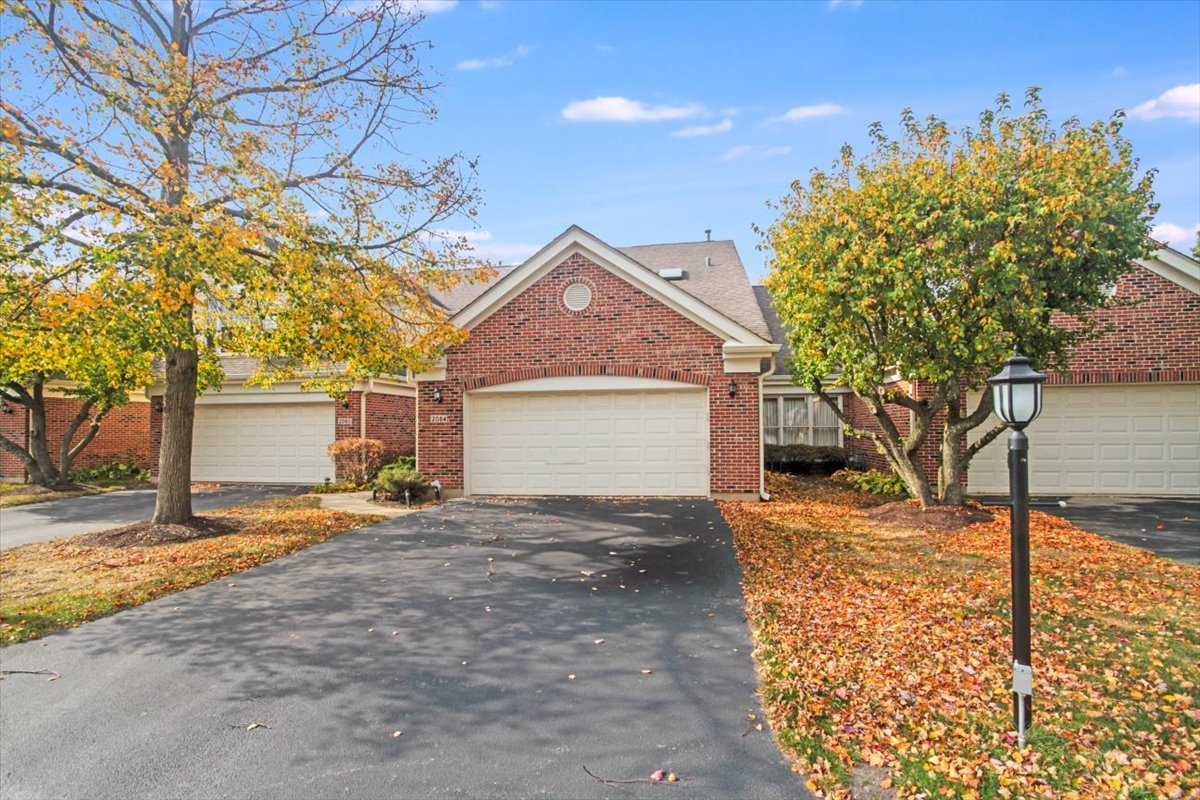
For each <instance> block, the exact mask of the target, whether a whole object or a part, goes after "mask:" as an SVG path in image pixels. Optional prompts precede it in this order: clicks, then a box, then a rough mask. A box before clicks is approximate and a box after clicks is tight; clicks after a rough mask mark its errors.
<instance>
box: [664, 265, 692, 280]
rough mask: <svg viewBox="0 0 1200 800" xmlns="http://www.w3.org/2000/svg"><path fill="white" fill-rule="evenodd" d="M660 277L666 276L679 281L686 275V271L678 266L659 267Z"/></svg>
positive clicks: (668, 278)
mask: <svg viewBox="0 0 1200 800" xmlns="http://www.w3.org/2000/svg"><path fill="white" fill-rule="evenodd" d="M658 276H659V277H660V278H666V279H667V280H669V281H681V280H683V279H684V278H686V277H687V273H686V272H684V271H683V270H681V269H679V268H678V267H676V268H674V269H660V270H659V271H658Z"/></svg>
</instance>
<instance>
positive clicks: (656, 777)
mask: <svg viewBox="0 0 1200 800" xmlns="http://www.w3.org/2000/svg"><path fill="white" fill-rule="evenodd" d="M665 777H666V776H665V775H663V771H662V770H661V769H658V770H655V771H654V772H652V773H650V780H652V781H654V782H655V783H660V782H661V781H662V779H663V778H665Z"/></svg>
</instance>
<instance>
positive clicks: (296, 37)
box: [0, 0, 476, 522]
mask: <svg viewBox="0 0 1200 800" xmlns="http://www.w3.org/2000/svg"><path fill="white" fill-rule="evenodd" d="M414 9H415V6H414V5H413V4H411V3H408V2H404V0H371V1H370V2H361V0H346V1H343V0H204V2H200V0H170V1H169V2H158V0H107V2H104V3H95V2H92V1H91V0H0V31H3V35H4V39H3V41H2V42H0V47H2V50H3V53H4V59H5V63H4V65H3V72H2V74H0V81H2V83H3V85H4V87H5V91H4V93H3V94H2V95H0V136H2V138H3V149H2V150H0V185H4V186H7V187H10V188H11V189H12V190H13V191H14V192H15V193H16V194H17V195H18V196H19V198H20V199H21V201H22V202H20V203H16V204H14V205H12V206H11V207H10V209H9V211H8V212H7V214H6V216H5V218H3V219H0V225H3V226H4V228H5V229H6V230H8V231H10V232H17V233H19V235H21V236H23V237H25V238H27V239H28V243H27V244H26V245H25V246H24V248H25V249H23V253H24V255H25V256H30V255H36V254H37V252H38V249H39V247H40V246H56V245H55V242H57V241H60V240H61V238H62V236H63V234H64V232H66V233H70V234H71V235H72V237H73V238H72V241H73V242H74V243H75V251H74V253H70V254H66V255H65V256H63V255H60V256H59V257H55V258H52V257H44V258H40V259H39V258H25V259H22V260H20V261H19V262H18V263H17V264H12V263H6V264H4V265H3V266H4V269H6V270H9V271H21V272H22V273H23V275H24V276H25V278H27V279H28V280H30V281H33V282H34V283H36V282H38V281H42V282H45V283H53V282H54V281H59V280H62V279H63V278H64V272H68V273H70V277H71V279H72V280H74V281H76V282H77V283H86V282H87V281H88V280H90V279H91V274H90V272H89V271H90V270H93V269H95V265H97V264H113V263H118V264H120V268H121V271H122V272H121V274H122V275H123V276H124V279H125V282H124V284H123V285H122V286H120V287H119V291H120V294H122V295H123V296H124V297H126V298H129V297H132V296H134V295H137V296H138V297H139V298H140V299H139V302H142V303H144V305H145V307H146V308H148V309H151V311H150V312H149V313H148V314H147V315H146V316H145V317H144V319H143V323H144V326H145V327H144V331H143V334H144V337H145V339H146V341H151V342H154V343H155V346H156V347H157V353H158V356H159V364H160V366H159V369H160V370H161V379H162V380H163V382H164V383H165V394H164V405H165V410H164V417H163V431H162V449H161V453H160V460H159V488H158V500H157V507H156V509H155V515H154V519H155V520H156V521H158V522H179V521H183V520H186V519H188V518H189V517H190V516H191V513H192V511H191V497H190V485H189V484H190V461H191V443H192V423H193V419H194V413H195V400H196V396H197V393H198V392H199V391H202V390H203V389H204V387H205V384H207V383H211V382H213V381H215V380H217V379H219V361H218V359H217V358H216V354H217V353H218V352H236V353H239V354H242V355H249V356H255V357H258V358H260V359H261V360H262V364H263V368H262V369H261V370H260V372H259V374H258V375H257V376H256V378H255V380H257V381H259V382H261V383H263V384H270V383H271V382H272V381H275V380H279V379H283V378H294V377H297V376H302V377H305V378H306V379H307V381H308V384H309V385H311V386H321V387H325V388H327V389H336V388H337V387H339V386H340V387H343V388H344V387H345V385H346V384H347V382H348V381H350V380H352V379H355V378H358V377H365V376H368V375H374V374H380V373H397V372H402V371H403V370H404V369H405V368H406V367H416V366H418V365H420V364H422V363H424V362H425V361H426V360H427V359H428V358H429V357H430V356H432V355H433V354H435V353H436V352H437V351H438V350H439V348H441V347H442V346H443V345H444V344H445V343H446V342H450V341H453V340H454V338H455V337H456V336H457V335H458V333H457V332H456V331H454V330H453V329H452V328H451V327H450V326H449V324H448V323H447V319H446V316H445V315H444V313H442V312H441V311H440V310H439V308H438V307H437V306H436V305H435V304H434V303H433V302H432V301H431V299H430V292H429V290H430V289H431V288H437V287H444V286H448V285H450V284H452V283H453V282H454V281H455V280H456V278H457V275H458V274H459V272H460V271H459V269H458V268H459V267H461V266H462V262H463V258H464V254H465V248H466V242H465V240H464V239H463V238H462V237H457V236H452V235H447V234H445V233H443V232H442V231H443V230H444V229H445V228H447V227H448V223H450V222H452V221H455V220H459V219H462V218H464V217H470V216H473V214H474V210H475V203H476V189H475V183H474V164H473V163H471V162H466V161H464V160H463V158H462V157H461V156H457V155H451V156H446V157H441V158H437V159H435V160H432V161H423V160H420V159H418V158H416V157H415V156H410V155H408V154H405V153H404V152H403V151H402V149H401V148H402V143H403V142H404V140H405V139H404V133H405V129H406V127H407V126H409V125H411V124H413V123H414V122H420V121H425V120H430V119H432V118H433V116H434V107H433V106H432V105H431V100H430V92H431V90H432V89H433V88H434V87H433V84H432V83H431V82H430V80H429V79H428V78H427V77H426V75H425V73H424V71H423V69H422V66H421V64H420V61H419V60H418V56H419V53H420V51H421V50H423V49H424V48H426V47H427V46H428V43H427V42H424V41H422V40H420V39H419V38H418V37H417V29H418V26H419V23H420V22H421V19H420V14H419V12H417V11H416V10H414ZM401 158H403V159H404V161H403V163H402V162H401V161H400V160H399V159H401ZM39 243H44V245H42V244H39ZM85 256H86V257H85ZM30 264H32V265H33V266H30ZM114 288H116V287H114ZM71 346H73V347H77V348H87V347H89V345H88V343H87V342H86V341H85V340H77V341H74V342H73V344H72V345H71Z"/></svg>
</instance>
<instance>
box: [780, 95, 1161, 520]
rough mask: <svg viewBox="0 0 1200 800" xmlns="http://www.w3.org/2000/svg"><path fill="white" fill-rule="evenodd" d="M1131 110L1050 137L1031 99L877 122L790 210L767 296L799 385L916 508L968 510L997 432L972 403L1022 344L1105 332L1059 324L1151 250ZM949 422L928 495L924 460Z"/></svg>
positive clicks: (815, 176)
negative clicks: (1128, 134)
mask: <svg viewBox="0 0 1200 800" xmlns="http://www.w3.org/2000/svg"><path fill="white" fill-rule="evenodd" d="M1123 116H1124V115H1123V114H1122V113H1121V112H1117V113H1115V114H1114V115H1113V116H1112V118H1111V119H1109V120H1107V121H1099V122H1095V123H1092V124H1090V125H1083V124H1081V123H1080V122H1078V121H1077V120H1075V119H1070V120H1068V121H1066V122H1065V123H1063V124H1062V125H1060V126H1057V127H1056V126H1054V125H1053V124H1052V123H1051V122H1050V120H1049V118H1048V116H1047V113H1046V111H1045V109H1044V108H1043V106H1042V103H1041V101H1040V99H1039V96H1038V92H1037V90H1030V91H1029V92H1028V93H1027V96H1026V101H1025V105H1024V109H1023V110H1022V111H1021V112H1019V113H1018V112H1014V111H1013V110H1012V109H1011V107H1010V104H1009V100H1008V98H1007V97H1005V96H1001V97H999V98H998V101H997V104H996V108H995V109H994V110H989V111H985V112H984V113H983V114H981V115H980V117H979V123H978V125H977V126H975V127H970V128H962V129H959V130H956V129H954V128H952V127H951V126H950V125H949V124H948V123H946V122H945V121H943V120H941V119H939V118H937V117H928V118H926V119H925V120H918V119H917V118H916V117H915V116H914V115H913V114H912V113H911V112H910V111H907V110H906V111H905V112H904V113H903V114H902V115H901V118H900V126H901V130H900V134H899V137H898V138H895V139H893V138H890V137H889V136H888V135H887V134H886V133H885V132H884V129H883V126H882V125H880V124H879V123H875V124H874V125H872V126H871V128H870V141H871V145H872V148H871V151H870V152H869V153H868V154H866V155H865V156H862V157H859V156H858V155H856V154H855V153H854V151H853V150H852V149H851V148H850V147H849V146H848V145H847V146H845V147H843V149H842V152H841V157H840V159H839V160H838V161H837V162H836V163H835V164H834V165H833V167H832V168H831V169H830V170H828V171H826V170H814V171H813V173H812V174H811V176H810V177H809V179H808V180H807V181H796V182H794V183H793V184H792V191H791V193H790V194H789V195H787V196H786V197H784V198H783V199H782V200H781V201H780V202H779V203H778V205H777V207H776V210H777V212H778V214H779V216H778V219H777V221H776V222H775V223H774V224H773V225H772V226H771V227H770V229H769V230H768V231H766V232H765V233H764V249H765V250H767V251H768V252H769V253H770V265H769V266H770V275H769V277H768V279H767V285H768V286H769V287H770V289H771V293H772V296H773V298H774V299H775V303H776V306H777V308H778V311H779V315H780V317H781V318H782V319H783V321H784V322H785V323H786V324H787V325H788V326H790V334H789V337H790V342H791V345H792V349H793V353H794V357H793V361H792V365H793V366H792V369H793V379H794V380H795V381H796V382H797V383H799V384H801V385H805V386H809V387H812V388H813V389H814V390H815V391H816V392H817V393H818V394H819V395H820V396H821V398H822V399H823V401H824V402H825V403H826V404H828V405H829V407H830V408H832V409H833V410H834V411H835V413H837V415H838V417H839V418H840V419H841V421H842V423H843V425H844V427H845V428H846V430H847V432H848V433H850V434H853V435H855V436H860V437H865V438H867V439H870V440H871V441H872V442H874V444H875V446H876V447H877V448H878V450H879V451H880V452H881V453H882V454H883V455H884V456H885V457H886V458H887V460H888V462H889V463H890V464H891V466H892V467H893V468H894V469H895V471H896V472H897V473H898V474H899V475H900V476H901V477H902V478H903V479H904V481H905V483H907V484H908V487H909V489H910V490H911V492H912V494H913V496H914V497H916V498H917V499H918V500H919V501H920V503H921V505H922V507H926V506H929V505H931V504H934V503H937V502H944V503H953V504H957V503H961V502H962V500H963V497H964V495H963V492H964V486H963V483H964V481H963V477H964V474H965V470H966V468H967V465H968V463H969V462H970V460H971V457H972V456H974V455H975V453H977V452H978V451H979V450H980V449H981V448H982V447H984V446H985V445H986V444H988V443H989V442H990V441H992V440H993V439H994V438H995V437H996V436H998V435H999V433H1000V432H1001V430H1002V427H1001V426H999V425H998V424H995V423H996V420H995V419H992V418H991V413H992V405H991V403H992V396H991V393H990V392H987V391H985V392H983V394H982V399H981V401H980V402H979V403H978V404H977V405H975V407H973V408H968V407H966V406H965V396H966V392H968V391H970V390H972V389H977V388H980V387H982V386H983V382H984V379H985V378H986V377H987V376H988V375H989V374H992V373H995V372H996V371H997V370H998V369H999V366H1000V364H1001V362H1002V361H1003V360H1004V359H1005V358H1006V357H1007V356H1009V355H1011V354H1012V352H1013V350H1014V349H1016V350H1019V351H1020V352H1021V353H1023V354H1024V355H1027V356H1029V357H1031V358H1032V359H1033V360H1034V363H1035V364H1037V365H1038V366H1039V367H1040V368H1044V369H1046V368H1048V369H1055V368H1059V367H1062V366H1063V364H1064V360H1065V358H1066V356H1067V354H1068V353H1069V351H1070V349H1071V347H1072V346H1073V345H1075V344H1077V343H1078V342H1080V341H1081V340H1083V339H1085V338H1087V337H1089V336H1093V335H1095V334H1096V332H1097V331H1096V327H1095V324H1094V323H1093V324H1083V325H1081V326H1080V327H1079V328H1064V327H1059V326H1057V325H1055V324H1054V319H1055V316H1056V315H1058V314H1067V315H1071V316H1073V317H1079V318H1081V319H1083V320H1085V321H1086V320H1087V319H1088V316H1087V315H1088V312H1090V311H1092V310H1093V309H1096V308H1097V307H1099V306H1101V305H1103V304H1104V303H1105V302H1106V301H1107V299H1108V298H1107V295H1106V293H1105V286H1106V285H1108V284H1111V283H1112V282H1113V281H1115V279H1116V278H1117V276H1118V275H1120V274H1121V273H1123V272H1124V271H1126V270H1127V269H1129V266H1130V264H1131V262H1132V261H1133V260H1134V259H1136V258H1140V257H1144V256H1146V255H1148V254H1149V252H1150V250H1151V248H1152V247H1153V245H1152V243H1151V241H1150V239H1149V229H1150V220H1151V218H1152V216H1153V213H1154V211H1155V205H1154V203H1153V196H1152V193H1151V180H1152V178H1153V174H1152V173H1146V174H1139V169H1138V162H1137V160H1136V159H1135V158H1134V157H1133V153H1132V147H1131V145H1130V142H1129V141H1128V140H1127V139H1125V138H1124V137H1123V136H1122V134H1121V129H1122V119H1123ZM828 376H834V377H833V378H832V381H831V383H827V382H826V379H827V377H828ZM831 385H839V386H845V387H848V388H849V389H851V390H852V391H853V392H854V394H855V395H857V396H858V398H860V399H861V400H862V402H863V403H864V404H865V406H866V408H867V409H868V410H869V411H870V414H871V417H872V418H873V421H874V423H875V424H874V425H873V426H862V425H855V424H853V422H852V420H851V419H850V418H848V417H847V415H846V414H844V413H843V412H842V411H841V410H840V409H839V408H838V406H837V403H836V402H835V400H834V399H833V398H832V397H831V395H830V394H829V391H828V390H829V388H831ZM889 412H892V413H889ZM895 412H900V413H899V414H898V415H897V416H901V415H902V416H904V417H909V418H910V419H911V421H912V424H911V427H910V428H908V429H902V428H901V427H900V426H898V425H897V424H896V422H895V421H894V419H893V413H895ZM989 420H990V422H991V423H993V424H990V425H988V426H987V428H986V429H985V430H984V432H983V433H982V434H981V435H979V436H978V437H977V438H974V439H973V440H972V439H971V436H972V434H971V432H972V431H974V430H975V429H976V428H979V427H980V426H982V425H984V424H985V423H988V422H989ZM936 423H944V425H938V424H936ZM938 427H940V428H941V433H940V449H939V453H940V465H939V469H938V474H937V482H936V485H933V484H931V481H930V480H929V479H928V478H927V477H926V474H925V471H924V470H923V469H922V467H921V464H920V462H919V460H918V454H919V451H920V450H921V448H922V445H924V444H925V442H926V440H927V438H928V437H929V436H930V435H931V434H932V432H933V431H934V430H935V428H938ZM906 428H907V426H906Z"/></svg>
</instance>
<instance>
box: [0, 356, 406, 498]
mask: <svg viewBox="0 0 1200 800" xmlns="http://www.w3.org/2000/svg"><path fill="white" fill-rule="evenodd" d="M222 363H223V367H224V369H225V380H224V382H223V384H222V385H221V386H220V387H219V388H218V389H214V390H210V391H208V392H206V393H205V394H204V395H203V396H201V397H200V398H198V399H197V401H196V421H195V428H194V430H193V437H192V479H193V480H196V481H214V482H219V483H285V484H286V483H292V484H308V485H312V484H316V483H320V482H321V481H323V480H325V479H326V478H331V479H332V478H334V477H337V476H335V474H334V466H333V463H332V461H331V460H330V458H329V453H328V447H329V445H330V443H331V442H333V441H334V440H335V439H347V438H357V437H369V438H373V439H379V440H380V441H382V442H383V444H384V447H385V448H386V457H387V458H389V460H390V459H394V458H395V457H397V456H400V455H409V454H411V453H412V452H413V450H414V448H415V446H416V439H415V433H416V428H415V423H416V418H415V407H416V389H415V387H414V386H412V385H411V384H410V383H408V382H406V381H404V380H401V379H388V378H377V379H373V380H368V381H360V382H359V383H357V384H356V385H355V386H354V387H353V389H352V391H351V392H350V393H349V394H348V395H347V396H346V398H345V399H344V400H341V401H340V402H339V401H334V400H333V399H332V398H330V397H329V396H328V395H326V394H324V393H322V392H304V391H301V390H300V382H299V381H285V382H283V383H280V384H279V385H277V386H275V387H273V388H272V389H270V390H264V389H260V388H257V387H252V386H246V385H245V381H246V379H247V378H248V377H249V376H250V375H251V374H252V373H253V372H254V370H255V369H256V367H257V365H256V363H255V362H254V361H253V360H252V359H247V358H225V359H223V360H222ZM162 388H163V387H162V386H151V387H148V388H146V389H145V390H140V391H137V392H134V393H133V394H131V396H130V402H129V404H128V405H126V406H124V407H122V408H119V409H115V410H114V411H112V412H111V413H110V414H109V415H108V416H107V417H106V418H105V420H104V423H103V424H102V425H101V427H100V432H99V433H98V434H97V435H96V438H95V439H94V440H92V443H91V444H90V445H89V446H88V447H87V449H85V450H84V451H83V453H81V454H80V455H79V457H78V458H77V459H76V461H75V465H76V466H77V467H84V466H92V465H100V464H108V463H111V462H114V461H126V462H131V463H135V464H138V465H139V466H142V467H146V468H149V469H151V470H155V469H156V468H157V466H158V452H159V446H160V444H161V442H162V438H161V437H162V421H163V415H164V414H165V413H170V410H169V409H165V408H164V407H163V402H162ZM6 406H7V409H8V410H7V411H5V410H4V409H3V408H0V433H2V434H4V435H5V436H7V437H8V438H9V439H10V440H12V441H14V442H16V443H18V444H19V445H21V446H24V445H25V444H26V443H27V441H28V426H29V419H28V412H27V410H26V409H25V407H24V406H20V405H15V404H12V405H8V404H6ZM78 408H79V406H78V403H77V401H75V400H74V399H72V398H69V397H51V398H50V399H49V400H48V404H47V428H48V434H49V437H50V444H51V452H53V453H57V446H58V445H57V443H58V441H59V439H60V437H61V436H62V432H63V431H64V430H65V426H66V424H67V422H68V421H69V420H70V419H71V417H73V416H74V415H75V413H76V412H77V411H78ZM82 435H83V430H82V429H81V430H80V432H79V433H78V434H77V435H76V441H78V439H79V438H80V437H81V436H82ZM24 477H25V471H24V467H23V465H22V463H21V461H20V459H18V458H17V457H16V456H15V455H12V454H11V453H8V452H6V451H2V450H0V478H2V479H5V480H24Z"/></svg>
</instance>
